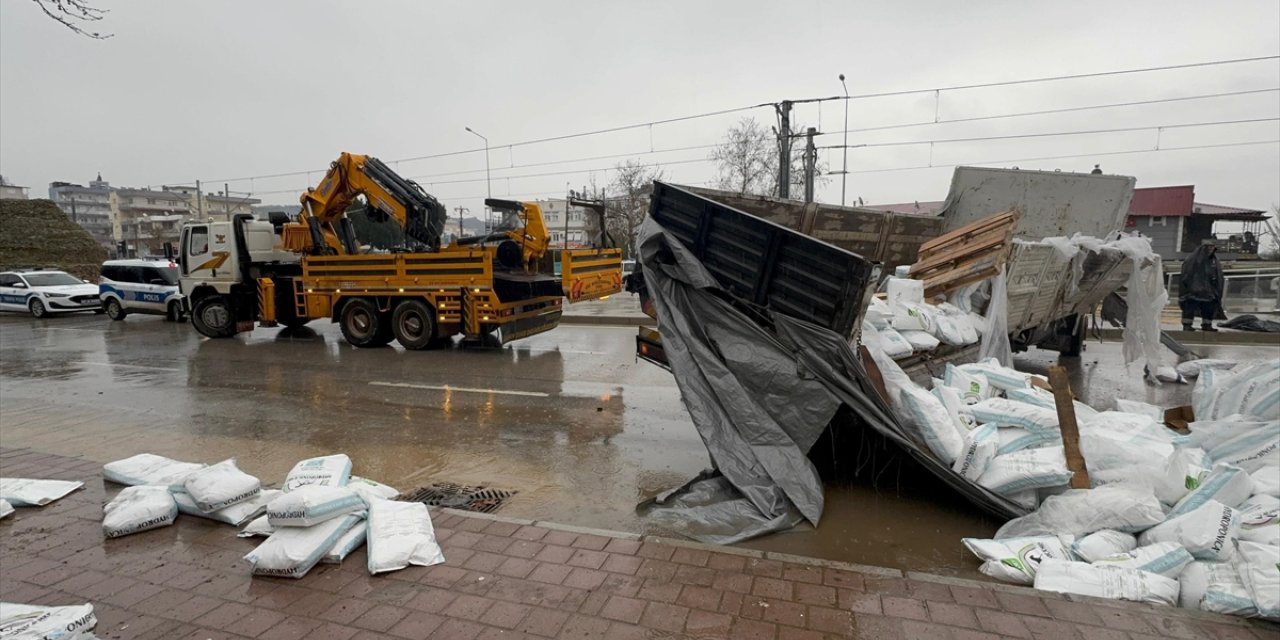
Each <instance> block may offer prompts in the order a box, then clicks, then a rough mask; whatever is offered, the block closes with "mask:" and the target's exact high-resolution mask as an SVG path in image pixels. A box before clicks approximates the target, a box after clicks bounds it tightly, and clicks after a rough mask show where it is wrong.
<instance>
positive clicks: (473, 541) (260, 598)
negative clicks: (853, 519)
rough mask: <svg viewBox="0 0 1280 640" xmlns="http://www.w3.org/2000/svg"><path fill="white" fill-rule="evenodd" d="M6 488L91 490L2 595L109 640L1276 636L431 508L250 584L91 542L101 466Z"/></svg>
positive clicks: (148, 551) (213, 535)
mask: <svg viewBox="0 0 1280 640" xmlns="http://www.w3.org/2000/svg"><path fill="white" fill-rule="evenodd" d="M0 475H4V476H6V477H38V478H53V479H61V480H80V481H83V482H85V489H84V490H82V491H77V492H75V493H72V494H71V495H69V496H67V497H66V498H63V499H62V500H60V501H57V502H55V503H53V504H51V505H48V506H46V507H39V508H19V509H18V510H17V513H15V514H14V515H13V516H11V517H9V518H6V519H4V520H0V599H3V600H4V601H6V602H23V603H36V604H48V605H69V604H79V603H83V602H86V601H87V602H91V603H92V604H93V605H94V610H95V612H96V613H97V616H98V626H97V628H96V629H95V633H96V634H97V635H98V636H99V637H103V638H139V639H146V638H190V639H203V638H267V639H276V638H281V639H288V638H309V639H314V640H322V639H326V638H333V639H337V640H355V639H365V638H414V639H418V638H433V639H435V638H442V639H450V640H452V639H457V640H480V639H483V640H493V639H501V640H533V639H538V638H565V639H569V638H573V639H578V640H584V639H589V638H609V639H610V640H614V639H618V640H622V639H629V638H648V639H656V638H664V639H689V640H709V639H712V638H726V639H728V638H732V639H735V640H737V639H743V640H746V639H752V638H762V639H765V640H790V639H806V640H820V639H826V640H830V639H833V638H865V639H872V638H874V639H881V638H884V639H894V638H909V639H917V638H918V639H925V640H992V639H996V638H1029V639H1033V640H1040V639H1053V640H1059V639H1062V640H1071V639H1078V640H1092V639H1095V638H1097V639H1102V638H1105V639H1115V640H1146V639H1152V638H1187V639H1192V638H1227V639H1240V640H1261V639H1269V640H1275V639H1276V638H1280V627H1277V626H1275V625H1270V624H1266V623H1260V622H1254V621H1246V620H1241V619H1237V618H1232V617H1228V616H1219V615H1213V614H1207V613H1203V612H1197V611H1186V610H1183V609H1177V608H1171V607H1157V606H1150V605H1141V604H1133V603H1119V602H1114V601H1107V600H1097V599H1092V598H1081V597H1074V596H1071V597H1068V596H1063V595H1056V594H1050V593H1044V592H1037V591H1034V590H1031V589H1026V588H1019V587H1012V586H1007V585H998V584H988V583H982V582H976V581H970V580H960V579H954V578H946V577H940V576H932V575H927V574H920V573H915V572H907V573H905V574H904V573H903V572H900V571H897V570H893V569H884V568H879V567H859V566H853V565H843V564H840V563H832V562H825V561H818V560H812V559H808V558H798V557H792V556H787V555H783V554H773V553H761V552H756V551H750V550H740V549H734V548H723V549H722V548H713V547H706V546H703V545H695V544H688V543H684V542H678V541H668V540H658V539H653V538H643V539H640V538H638V537H637V536H632V535H627V534H619V535H601V532H590V531H585V530H582V529H577V528H573V527H557V526H555V525H543V524H541V523H539V524H538V525H534V524H531V523H525V522H518V521H511V520H504V519H497V520H495V519H492V518H490V517H481V516H473V515H467V514H461V513H456V512H450V511H441V510H433V513H432V518H433V522H434V524H435V528H436V533H437V535H438V537H439V539H440V543H441V546H442V547H443V548H444V554H445V558H446V559H447V562H446V563H445V564H443V565H437V566H434V567H411V568H409V569H405V570H403V571H398V572H394V573H390V574H386V575H380V576H370V575H369V574H368V572H367V571H366V570H365V554H364V551H363V550H359V551H357V552H355V553H353V554H352V555H351V556H349V557H348V558H347V560H346V562H344V563H343V564H342V565H319V566H317V567H316V568H315V569H313V570H312V571H311V572H310V573H309V574H307V576H305V577H304V578H302V579H300V580H291V579H284V578H261V577H257V578H255V577H252V576H251V575H250V568H249V566H248V564H247V563H246V562H245V561H244V560H243V559H242V556H243V555H244V554H245V553H247V552H248V551H249V550H250V549H252V548H253V547H254V546H255V545H256V544H258V542H259V541H260V539H256V540H255V539H243V538H237V537H235V529H234V528H233V527H230V526H227V525H224V524H219V523H215V522H212V521H210V520H204V519H201V518H195V517H191V516H179V518H178V522H177V524H175V525H174V526H172V527H167V528H164V529H159V530H155V531H148V532H144V533H140V534H136V535H131V536H126V537H123V538H118V539H114V540H104V539H103V537H102V531H101V517H102V506H103V505H104V504H106V501H107V499H108V497H109V496H111V495H114V494H115V492H116V491H118V490H119V489H120V487H118V486H116V485H114V484H110V483H104V481H103V480H102V475H101V465H100V464H98V463H96V462H89V461H85V460H81V459H76V458H67V457H61V456H54V455H46V454H42V453H40V452H36V451H30V450H25V449H5V448H0Z"/></svg>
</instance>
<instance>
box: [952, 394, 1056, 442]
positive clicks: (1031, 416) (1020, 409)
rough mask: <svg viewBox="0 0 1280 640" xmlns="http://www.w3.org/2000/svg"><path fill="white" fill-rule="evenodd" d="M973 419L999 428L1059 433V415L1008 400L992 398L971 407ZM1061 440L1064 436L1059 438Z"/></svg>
mask: <svg viewBox="0 0 1280 640" xmlns="http://www.w3.org/2000/svg"><path fill="white" fill-rule="evenodd" d="M969 412H970V413H972V414H973V419H974V420H977V421H978V423H979V424H987V423H991V424H994V425H996V426H997V427H1022V428H1023V429H1027V430H1030V431H1035V432H1037V433H1046V432H1052V433H1059V431H1058V413H1057V412H1056V411H1050V410H1049V409H1045V408H1043V407H1037V406H1035V405H1030V404H1027V403H1025V402H1015V401H1013V400H1009V399H1006V398H990V399H988V400H983V401H982V402H979V403H978V404H975V405H973V406H971V407H969ZM1058 437H1059V438H1061V437H1062V436H1060V435H1059V436H1058Z"/></svg>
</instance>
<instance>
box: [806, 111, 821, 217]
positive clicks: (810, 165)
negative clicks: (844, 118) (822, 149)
mask: <svg viewBox="0 0 1280 640" xmlns="http://www.w3.org/2000/svg"><path fill="white" fill-rule="evenodd" d="M816 133H818V130H817V129H815V128H813V127H809V129H808V130H807V131H805V134H804V137H805V143H804V201H805V202H806V203H809V202H813V174H814V172H815V170H816V168H817V164H818V148H817V147H815V146H813V136H814V134H816Z"/></svg>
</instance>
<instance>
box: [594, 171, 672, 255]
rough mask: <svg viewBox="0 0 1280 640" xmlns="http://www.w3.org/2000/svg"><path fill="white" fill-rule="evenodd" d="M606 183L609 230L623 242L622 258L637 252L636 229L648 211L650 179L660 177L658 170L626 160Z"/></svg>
mask: <svg viewBox="0 0 1280 640" xmlns="http://www.w3.org/2000/svg"><path fill="white" fill-rule="evenodd" d="M615 171H616V173H615V174H614V176H613V181H612V182H610V183H609V188H608V193H609V205H610V206H609V221H608V224H609V231H610V233H612V234H613V237H614V239H616V240H617V241H618V242H619V243H621V244H622V248H623V251H624V252H625V254H626V255H625V257H628V258H632V257H635V255H636V231H637V230H639V229H640V223H642V222H644V217H645V216H646V215H648V213H649V194H650V193H652V192H653V181H654V180H661V179H663V177H664V175H663V172H662V170H661V169H659V168H657V167H652V166H649V165H645V164H641V163H640V162H639V161H637V160H627V161H626V162H623V163H621V164H619V165H618V166H617V167H616V168H615Z"/></svg>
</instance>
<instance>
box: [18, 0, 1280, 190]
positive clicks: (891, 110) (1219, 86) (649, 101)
mask: <svg viewBox="0 0 1280 640" xmlns="http://www.w3.org/2000/svg"><path fill="white" fill-rule="evenodd" d="M94 1H95V4H97V5H98V6H101V7H103V8H106V9H109V10H110V14H108V16H107V18H106V19H105V20H104V21H102V23H100V25H99V26H98V28H100V29H101V30H103V31H106V32H110V33H113V34H114V37H112V38H111V39H109V40H105V41H95V40H90V39H87V38H84V37H82V36H77V35H75V34H73V33H71V32H70V31H68V30H66V29H65V28H63V27H62V26H60V25H58V24H56V23H55V22H53V21H51V20H49V19H48V18H46V17H45V16H44V15H43V14H41V12H40V11H39V8H38V7H37V6H36V5H35V4H34V3H32V2H29V1H20V0H4V1H3V2H0V172H3V174H4V175H5V177H6V178H8V179H10V180H11V181H13V182H17V183H19V184H24V185H29V186H31V187H32V192H33V195H38V196H40V197H45V196H46V195H47V185H48V183H49V182H51V181H54V180H65V181H72V182H81V183H83V182H86V181H88V180H90V179H92V178H93V176H94V175H95V174H96V173H97V172H99V171H101V172H102V175H103V178H105V179H107V180H109V181H111V183H112V184H114V185H122V186H148V185H160V184H176V183H194V182H195V181H196V180H197V179H199V180H202V181H203V186H204V188H205V190H206V191H214V190H218V191H220V190H222V189H223V182H224V180H225V179H229V178H239V177H247V176H263V175H268V174H279V173H286V172H295V171H306V170H322V169H323V168H324V167H326V166H327V164H328V163H329V162H330V161H331V160H332V159H334V158H335V157H337V155H338V154H339V153H340V152H341V151H352V152H357V153H365V154H370V155H375V156H378V157H380V158H382V159H384V160H387V161H393V160H400V159H406V158H415V157H421V156H427V155H432V154H439V153H447V152H453V151H467V150H475V149H479V148H481V147H482V146H483V144H484V143H483V142H482V141H481V140H480V139H479V138H477V137H474V136H472V135H471V134H469V133H467V132H466V131H465V130H464V127H466V126H470V127H472V128H473V129H475V130H476V131H478V132H480V133H482V134H484V135H486V136H488V138H489V141H490V143H491V145H492V147H493V150H492V151H491V155H490V160H491V163H492V176H493V179H492V183H491V186H492V191H493V194H494V196H512V197H523V198H532V197H553V196H558V195H562V194H563V193H564V191H565V189H566V186H573V187H578V186H580V185H583V184H586V183H587V182H588V181H590V180H592V179H594V180H595V181H596V182H597V183H600V184H605V183H607V182H608V181H609V179H610V171H609V170H608V168H609V167H612V166H613V165H615V164H616V163H617V162H620V161H622V160H624V159H626V158H628V157H632V158H635V159H637V160H640V161H641V162H644V163H646V164H654V163H668V164H667V166H665V167H663V170H664V171H665V173H666V176H667V178H668V179H669V180H671V181H673V182H677V183H687V184H703V183H707V182H708V181H710V180H712V179H713V178H714V175H715V166H714V164H712V163H711V162H709V161H707V158H708V155H709V150H708V149H692V150H684V151H667V152H663V151H662V150H665V149H681V148H687V147H698V146H701V145H710V144H713V143H715V142H717V141H719V140H721V139H722V138H723V136H724V133H725V131H726V129H727V128H728V127H729V126H730V125H732V124H733V123H734V122H735V121H737V120H738V119H739V118H742V117H755V118H757V119H758V120H760V121H761V122H762V123H764V124H765V125H767V126H771V125H772V124H773V123H774V115H773V111H772V108H761V109H755V110H750V111H744V112H738V113H732V114H726V115H722V116H717V117H708V118H701V119H694V120H687V121H682V122H679V123H672V124H658V125H654V126H652V127H641V128H637V129H630V130H625V131H620V132H616V133H610V134H607V135H596V136H586V137H578V138H572V139H569V140H564V141H559V142H554V143H544V144H533V145H524V146H517V147H511V148H508V147H507V146H506V145H508V144H512V143H516V142H521V141H527V140H534V139H540V138H545V137H552V136H559V135H564V134H573V133H580V132H587V131H592V130H598V129H606V128H611V127H617V126H621V125H629V124H637V123H645V122H651V121H658V120H665V119H669V118H676V117H681V116H689V115H695V114H700V113H707V112H714V111H719V110H724V109H732V108H736V107H745V106H749V105H755V104H759V103H772V102H777V101H779V100H783V99H803V98H812V97H824V96H832V95H836V94H840V93H841V87H840V83H839V81H838V80H837V75H838V74H840V73H844V74H845V75H846V76H847V77H848V85H849V91H850V93H852V94H854V95H859V94H869V93H879V92H891V91H906V90H915V89H932V88H938V87H948V86H956V85H969V84H981V83H989V82H999V81H1006V80H1019V79H1026V78H1037V77H1047V76H1059V75H1070V74H1081V73H1092V72H1100V71H1110V70H1122V69H1134V68H1146V67H1157V66H1167V65H1181V64H1188V63H1197V62H1205V61H1214V60H1227V59H1235V58H1248V57H1261V56H1276V55H1278V54H1280V29H1278V28H1277V25H1280V3H1277V2H1275V0H1257V1H1227V0H1219V1H1216V2H1212V3H1209V2H1201V1H1179V2H1170V1H1160V2H1114V1H1107V2H1056V3H1026V2H981V3H973V2H970V3H956V2H952V1H949V0H945V1H944V0H937V1H919V2H910V1H904V2H894V3H885V2H845V1H831V0H829V1H808V2H805V1H799V0H797V1H793V2H776V1H773V2H764V1H756V0H750V1H744V0H736V1H733V2H715V3H713V2H625V3H624V2H577V3H569V2H514V1H513V2H505V3H496V2H476V1H470V2H450V3H443V2H409V1H404V2H372V1H368V2H354V1H352V2H336V1H318V0H305V1H303V0H295V1H279V2H258V1H220V2H185V1H178V0H154V1H150V0H129V1H128V2H125V1H121V0H94ZM1277 88H1280V62H1277V61H1276V60H1274V59H1272V60H1264V61H1260V62H1249V63H1241V64H1228V65H1219V66H1212V67H1203V68H1193V69H1181V70H1169V71H1159V72H1150V73H1137V74H1128V75H1119V76H1111V77H1104V78H1088V79H1078V80H1067V81H1057V82H1044V83H1035V84H1020V85H1011V86H1004V87H993V88H984V89H967V90H953V91H942V92H940V93H938V94H934V93H922V94H909V95H904V96H897V97H889V98H877V99H861V100H854V101H852V103H851V107H850V113H849V125H850V128H851V129H865V128H870V127H878V126H885V125H892V124H902V123H916V122H929V123H932V122H933V121H934V119H935V118H937V119H939V120H942V121H946V120H953V119H957V118H972V117H976V116H984V115H997V114H1006V113H1019V112H1026V111H1038V110H1048V109H1061V108H1067V107H1078V106H1091V105H1104V104H1112V103H1119V102H1135V101H1146V100H1155V99H1161V98H1171V97H1184V96H1196V95H1203V94H1214V93H1225V92H1237V91H1248V90H1272V91H1263V92H1259V93H1253V94H1247V95H1235V96H1230V97H1220V98H1212V99H1197V100H1188V101H1181V102H1171V103H1162V104H1153V105H1143V106H1129V107H1114V108H1107V109H1095V110H1084V111H1076V112H1071V113H1065V114H1063V113H1059V114H1050V115H1040V116H1030V117H1017V118H1005V119H997V120H986V121H979V122H968V123H946V122H943V123H942V124H929V125H928V126H917V127H910V128H899V129H889V130H881V131H873V132H855V133H852V134H850V136H849V144H850V145H855V144H867V145H875V144H877V143H888V142H904V141H917V140H924V141H928V140H943V139H953V138H966V137H969V138H972V137H982V136H997V135H999V136H1006V135H1016V134H1026V133H1050V132H1070V131H1086V130H1095V129H1117V128H1131V127H1155V126H1161V125H1176V124H1189V123H1204V122H1218V121H1225V120H1251V119H1271V120H1270V121H1267V122H1256V123H1245V124H1232V125H1217V126H1204V127H1180V128H1174V129H1168V130H1164V131H1161V132H1157V131H1156V130H1154V129H1147V130H1140V131H1129V132H1113V133H1104V134H1094V135H1086V136H1062V137H1040V138H1026V139H1016V140H1000V141H994V140H985V141H974V142H964V143H950V144H935V145H933V146H932V148H930V145H928V144H923V145H911V146H867V147H863V148H856V149H853V150H852V151H850V153H849V156H848V163H849V170H850V172H851V174H850V175H849V176H848V179H849V184H848V193H849V199H850V200H851V201H852V200H855V199H856V198H859V197H861V198H862V199H863V200H864V201H866V202H867V203H889V202H904V201H912V200H938V199H942V198H943V197H944V196H945V195H946V190H947V186H948V183H949V180H950V175H951V168H950V166H948V165H953V164H956V163H965V164H987V165H992V166H1014V165H1016V166H1019V167H1021V168H1024V169H1029V168H1037V169H1062V170H1068V171H1088V170H1089V169H1091V168H1092V167H1093V165H1094V164H1095V163H1100V164H1101V165H1102V168H1103V169H1104V170H1105V171H1106V172H1108V173H1121V174H1127V175H1132V176H1136V177H1137V179H1138V186H1140V187H1142V186H1160V185H1176V184H1194V185H1195V186H1196V199H1197V200H1198V201H1201V202H1209V203H1215V204H1225V205H1233V206H1241V207H1252V208H1258V209H1266V208H1270V207H1271V206H1272V205H1273V204H1277V203H1280V145H1277V144H1275V143H1268V144H1253V145H1247V146H1230V147H1217V148H1207V149H1194V150H1182V151H1177V150H1169V151H1161V152H1155V153H1127V154H1121V153H1118V152H1126V151H1134V150H1139V149H1152V148H1155V146H1156V143H1157V138H1158V139H1159V145H1160V147H1161V148H1166V149H1167V148H1171V147H1191V146H1202V145H1222V144H1231V143H1243V142H1261V141H1274V140H1277V139H1280V124H1278V123H1277V122H1276V118H1278V117H1280V93H1278V92H1277V91H1274V89H1277ZM842 109H843V107H842V105H841V103H840V102H828V103H823V104H822V105H821V107H820V108H819V107H818V106H817V105H806V106H800V107H797V114H796V119H797V120H798V121H800V122H803V123H805V124H807V125H811V126H816V127H818V128H819V129H820V130H821V131H823V132H832V133H830V134H829V135H825V136H821V137H819V139H818V144H819V146H834V145H840V144H842V139H841V135H840V134H839V133H838V132H839V131H840V130H841V129H842V128H843V127H842V118H843V111H842ZM651 151H652V153H651ZM822 153H823V160H824V161H826V162H827V163H828V165H829V168H830V169H831V170H838V169H839V168H840V165H841V163H842V162H843V160H842V156H841V152H840V150H839V149H828V150H824V151H823V152H822ZM1104 154H1107V155H1104ZM600 156H610V157H606V158H600ZM1059 156H1073V157H1061V158H1059ZM1042 157H1053V159H1044V160H1030V158H1042ZM588 158H595V159H588ZM570 160H572V162H564V161H570ZM545 163H555V164H545ZM530 165H536V166H530ZM930 165H932V168H923V169H920V168H915V169H908V170H896V171H880V170H884V169H901V168H904V167H922V166H923V167H929V166H930ZM393 166H395V167H397V169H398V171H399V172H400V173H401V174H402V175H405V176H407V177H411V178H416V179H418V181H419V182H421V183H422V184H423V186H424V187H426V188H427V189H428V191H430V192H432V193H433V194H435V195H436V196H437V197H439V198H441V200H443V201H444V202H445V204H446V205H447V206H449V207H450V209H453V208H454V207H458V206H464V207H469V208H470V209H471V210H472V211H473V212H475V211H478V210H479V209H480V208H481V207H482V203H481V200H482V198H483V196H484V195H485V193H486V181H485V172H484V166H485V164H484V154H483V153H482V152H475V153H468V154H463V155H456V156H450V157H445V158H436V159H427V160H414V161H404V162H400V163H398V164H394V165H393ZM442 174H450V175H442ZM531 174H554V175H531ZM519 176H525V177H519ZM318 179H319V173H313V174H311V175H309V176H308V175H305V174H304V175H291V176H284V177H277V178H255V179H253V180H236V181H231V183H230V188H231V191H232V192H250V191H252V192H253V193H254V194H255V195H256V197H260V198H262V199H263V200H264V201H266V202H269V203H284V202H296V201H297V196H298V194H299V193H300V192H301V191H302V190H303V189H304V188H305V187H307V186H311V185H313V184H314V183H315V182H316V181H317V180H318ZM840 183H841V180H840V176H831V177H829V181H828V182H827V184H826V185H825V186H824V187H822V188H821V189H820V191H819V199H820V200H823V201H826V202H839V200H840V187H841V184H840Z"/></svg>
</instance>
